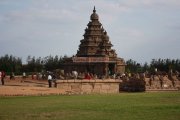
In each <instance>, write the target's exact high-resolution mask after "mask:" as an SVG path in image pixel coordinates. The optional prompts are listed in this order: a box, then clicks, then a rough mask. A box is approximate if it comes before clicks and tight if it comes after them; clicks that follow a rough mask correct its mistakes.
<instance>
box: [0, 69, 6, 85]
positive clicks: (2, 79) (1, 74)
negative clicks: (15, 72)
mask: <svg viewBox="0 0 180 120" xmlns="http://www.w3.org/2000/svg"><path fill="white" fill-rule="evenodd" d="M5 76H6V73H5V72H4V71H0V79H1V82H2V85H4V78H5Z"/></svg>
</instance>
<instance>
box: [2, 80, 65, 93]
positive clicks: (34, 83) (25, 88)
mask: <svg viewBox="0 0 180 120" xmlns="http://www.w3.org/2000/svg"><path fill="white" fill-rule="evenodd" d="M51 94H65V92H64V91H62V90H60V89H58V88H53V87H52V88H48V84H47V81H46V80H44V81H42V80H41V81H40V80H39V81H38V80H30V79H29V80H28V79H27V80H25V81H24V82H21V80H20V79H16V80H9V79H5V85H1V84H0V96H27V95H51Z"/></svg>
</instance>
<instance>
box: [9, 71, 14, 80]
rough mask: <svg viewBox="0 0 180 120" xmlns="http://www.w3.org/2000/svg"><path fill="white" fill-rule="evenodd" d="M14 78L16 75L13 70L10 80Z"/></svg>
mask: <svg viewBox="0 0 180 120" xmlns="http://www.w3.org/2000/svg"><path fill="white" fill-rule="evenodd" d="M12 79H13V80H14V79H15V75H14V72H11V74H10V80H12Z"/></svg>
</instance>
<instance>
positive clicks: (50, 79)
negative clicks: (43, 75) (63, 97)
mask: <svg viewBox="0 0 180 120" xmlns="http://www.w3.org/2000/svg"><path fill="white" fill-rule="evenodd" d="M48 84H49V88H50V87H52V76H51V75H50V74H49V75H48Z"/></svg>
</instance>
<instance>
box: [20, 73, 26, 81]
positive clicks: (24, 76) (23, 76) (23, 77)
mask: <svg viewBox="0 0 180 120" xmlns="http://www.w3.org/2000/svg"><path fill="white" fill-rule="evenodd" d="M25 79H26V73H25V72H23V75H22V80H21V82H24V80H25Z"/></svg>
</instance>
